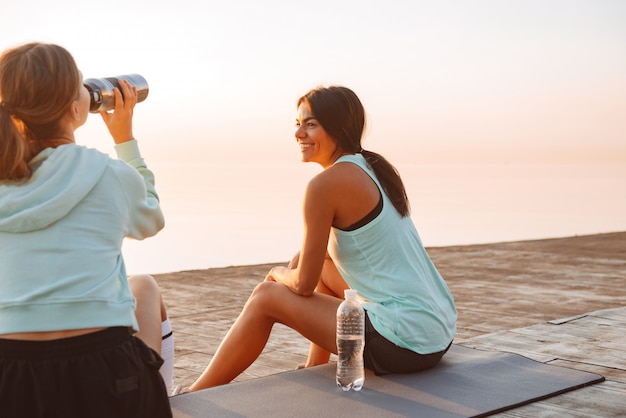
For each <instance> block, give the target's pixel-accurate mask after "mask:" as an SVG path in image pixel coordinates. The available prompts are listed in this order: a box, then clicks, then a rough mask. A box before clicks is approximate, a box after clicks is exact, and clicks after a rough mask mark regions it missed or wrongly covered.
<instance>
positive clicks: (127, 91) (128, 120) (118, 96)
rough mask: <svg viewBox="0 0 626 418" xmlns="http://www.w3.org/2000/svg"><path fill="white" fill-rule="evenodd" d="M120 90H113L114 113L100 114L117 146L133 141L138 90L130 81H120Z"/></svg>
mask: <svg viewBox="0 0 626 418" xmlns="http://www.w3.org/2000/svg"><path fill="white" fill-rule="evenodd" d="M119 84H120V88H121V92H120V89H118V88H117V87H116V88H115V89H113V95H114V96H115V108H114V109H113V112H112V113H109V112H100V116H102V120H103V121H104V123H105V124H106V126H107V129H108V130H109V133H110V134H111V136H112V137H113V141H115V143H116V144H121V143H122V142H127V141H131V140H133V139H134V136H133V109H134V108H135V105H136V104H137V88H136V87H134V86H132V85H131V84H130V83H129V82H128V80H119Z"/></svg>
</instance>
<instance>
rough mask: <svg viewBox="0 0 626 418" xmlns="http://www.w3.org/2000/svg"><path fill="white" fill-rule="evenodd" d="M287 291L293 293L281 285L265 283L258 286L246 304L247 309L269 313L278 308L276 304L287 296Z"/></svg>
mask: <svg viewBox="0 0 626 418" xmlns="http://www.w3.org/2000/svg"><path fill="white" fill-rule="evenodd" d="M285 291H287V292H291V291H290V290H289V289H287V287H286V286H285V285H283V284H281V283H277V282H270V281H264V282H261V283H259V284H257V285H256V287H255V288H254V290H253V291H252V294H251V295H250V297H249V298H248V301H247V302H246V309H254V310H261V311H264V312H267V311H268V310H270V309H271V308H273V307H275V306H276V303H278V301H280V300H281V299H282V298H283V297H284V296H285ZM281 295H282V296H281Z"/></svg>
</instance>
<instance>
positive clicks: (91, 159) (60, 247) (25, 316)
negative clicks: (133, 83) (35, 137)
mask: <svg viewBox="0 0 626 418" xmlns="http://www.w3.org/2000/svg"><path fill="white" fill-rule="evenodd" d="M115 149H116V152H117V154H118V157H119V158H120V159H121V160H123V161H120V160H115V159H112V158H110V157H109V156H107V155H106V154H103V153H101V152H99V151H97V150H94V149H89V148H85V147H82V146H79V145H76V144H67V145H62V146H59V147H57V148H47V149H45V150H43V151H42V152H41V153H39V154H38V155H37V156H36V157H35V158H34V159H33V160H32V161H31V163H30V164H31V166H32V167H33V168H34V174H33V176H32V178H31V179H30V180H28V181H26V182H21V183H15V182H0V334H7V333H17V332H33V331H56V330H69V329H80V328H93V327H109V326H129V327H133V328H134V329H135V330H138V325H137V321H136V319H135V315H134V309H135V300H134V298H133V296H132V294H131V292H130V290H129V288H128V282H127V276H126V270H125V266H124V260H123V258H122V254H121V247H122V241H123V239H124V238H125V237H131V238H135V239H143V238H146V237H149V236H152V235H154V234H156V233H157V232H158V231H159V230H160V229H161V228H163V226H164V221H163V214H162V212H161V209H160V207H159V200H158V196H157V194H156V191H155V189H154V177H153V175H152V172H151V171H150V170H148V169H147V167H146V165H145V163H144V161H143V159H142V158H141V155H140V153H139V148H138V146H137V142H136V141H134V140H133V141H129V142H126V143H123V144H119V145H116V147H115Z"/></svg>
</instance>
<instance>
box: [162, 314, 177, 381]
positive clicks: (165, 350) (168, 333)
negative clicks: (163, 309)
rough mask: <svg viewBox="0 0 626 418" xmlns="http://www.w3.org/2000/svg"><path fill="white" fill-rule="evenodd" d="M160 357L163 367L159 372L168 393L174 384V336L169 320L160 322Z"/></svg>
mask: <svg viewBox="0 0 626 418" xmlns="http://www.w3.org/2000/svg"><path fill="white" fill-rule="evenodd" d="M161 357H162V358H163V365H162V366H161V369H160V370H159V371H160V372H161V376H162V377H163V381H164V382H165V387H166V389H167V393H170V388H171V387H172V384H174V334H173V333H172V325H171V324H170V319H169V318H167V319H166V320H165V321H163V322H161Z"/></svg>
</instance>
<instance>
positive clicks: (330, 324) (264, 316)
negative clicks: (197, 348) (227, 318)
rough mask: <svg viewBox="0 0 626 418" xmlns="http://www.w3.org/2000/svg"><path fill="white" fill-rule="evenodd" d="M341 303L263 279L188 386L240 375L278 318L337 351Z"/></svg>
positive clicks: (197, 386) (207, 384) (202, 385)
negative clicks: (199, 374) (209, 358)
mask: <svg viewBox="0 0 626 418" xmlns="http://www.w3.org/2000/svg"><path fill="white" fill-rule="evenodd" d="M340 303H341V300H340V299H337V298H334V297H330V296H327V295H322V294H319V293H314V294H313V295H311V296H299V295H296V294H295V293H293V292H292V291H291V290H289V288H288V287H286V286H285V285H283V284H280V283H275V282H270V281H266V282H262V283H260V284H259V285H257V287H256V288H255V290H254V292H252V295H251V296H250V298H249V299H248V301H247V302H246V304H245V306H244V308H243V310H242V311H241V314H240V315H239V317H238V318H237V320H236V321H235V323H234V324H233V326H232V327H231V328H230V330H229V331H228V333H227V334H226V337H225V338H224V340H222V343H221V344H220V346H219V348H218V349H217V352H216V353H215V355H214V356H213V358H212V359H211V362H210V363H209V365H208V366H207V368H206V369H205V371H204V372H203V373H202V375H201V376H200V377H199V378H198V379H197V380H196V381H195V382H194V383H193V384H192V385H191V386H190V387H189V389H188V390H189V391H195V390H200V389H205V388H208V387H212V386H218V385H223V384H226V383H229V382H230V381H231V380H233V379H234V378H235V377H237V376H238V375H239V374H240V373H242V372H243V371H244V370H246V369H247V368H248V367H249V366H250V365H251V364H252V363H253V362H254V361H255V360H256V359H257V358H258V356H259V355H260V354H261V352H262V351H263V348H264V347H265V344H266V343H267V340H268V338H269V336H270V332H271V331H272V327H273V325H274V324H275V323H277V322H278V323H282V324H284V325H286V326H288V327H290V328H292V329H294V330H296V331H298V332H299V333H300V334H302V335H303V336H304V337H305V338H307V339H309V340H311V341H315V342H316V343H317V344H319V345H320V346H321V347H323V348H324V349H325V350H327V351H332V352H337V347H336V342H335V327H336V325H335V323H336V312H337V308H338V307H339V304H340Z"/></svg>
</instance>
